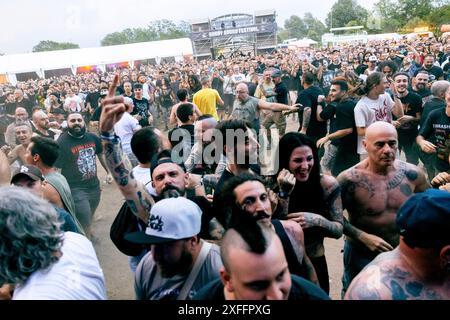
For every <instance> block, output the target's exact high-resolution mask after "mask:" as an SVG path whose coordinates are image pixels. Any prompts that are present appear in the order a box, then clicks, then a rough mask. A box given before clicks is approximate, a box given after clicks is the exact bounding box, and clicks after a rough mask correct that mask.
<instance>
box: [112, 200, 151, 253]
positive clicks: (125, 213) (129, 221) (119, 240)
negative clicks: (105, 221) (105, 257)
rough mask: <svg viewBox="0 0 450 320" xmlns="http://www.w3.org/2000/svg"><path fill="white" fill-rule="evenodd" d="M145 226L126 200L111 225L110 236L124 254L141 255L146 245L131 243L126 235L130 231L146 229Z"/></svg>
mask: <svg viewBox="0 0 450 320" xmlns="http://www.w3.org/2000/svg"><path fill="white" fill-rule="evenodd" d="M145 228H146V225H145V223H144V222H143V221H141V220H139V218H138V217H136V216H135V215H134V213H133V211H131V209H130V207H129V206H128V204H127V203H126V202H124V203H123V205H122V207H121V208H120V209H119V212H118V213H117V216H116V218H115V219H114V221H113V223H112V225H111V228H110V230H109V237H110V238H111V240H112V242H113V243H114V245H115V246H116V248H117V249H119V251H120V252H122V253H123V254H126V255H127V256H139V255H140V254H141V253H142V250H143V249H144V246H142V245H140V244H135V243H131V242H129V241H127V240H125V239H124V238H125V235H126V234H128V233H130V232H137V231H141V230H145Z"/></svg>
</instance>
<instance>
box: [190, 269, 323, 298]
mask: <svg viewBox="0 0 450 320" xmlns="http://www.w3.org/2000/svg"><path fill="white" fill-rule="evenodd" d="M291 281H292V285H291V291H290V292H289V297H288V300H330V297H329V296H328V295H327V294H326V293H325V291H323V290H322V289H321V288H319V287H318V286H316V285H315V284H314V283H312V282H309V281H308V280H305V279H303V278H300V277H298V276H296V275H291ZM223 289H224V286H223V283H222V281H221V280H220V279H217V280H214V281H212V282H210V283H208V284H207V285H206V286H204V287H203V288H202V289H200V290H199V291H198V292H197V294H196V295H195V296H194V297H193V299H192V300H209V301H225V295H224V293H223Z"/></svg>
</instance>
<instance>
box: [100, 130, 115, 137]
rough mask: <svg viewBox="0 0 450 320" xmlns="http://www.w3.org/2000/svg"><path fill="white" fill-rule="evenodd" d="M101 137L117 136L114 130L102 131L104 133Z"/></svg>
mask: <svg viewBox="0 0 450 320" xmlns="http://www.w3.org/2000/svg"><path fill="white" fill-rule="evenodd" d="M100 135H101V136H102V137H113V136H115V134H114V130H110V131H102V132H100Z"/></svg>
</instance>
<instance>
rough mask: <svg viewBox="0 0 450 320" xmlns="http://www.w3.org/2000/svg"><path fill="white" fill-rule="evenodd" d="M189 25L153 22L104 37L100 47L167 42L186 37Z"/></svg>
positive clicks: (184, 23) (183, 22)
mask: <svg viewBox="0 0 450 320" xmlns="http://www.w3.org/2000/svg"><path fill="white" fill-rule="evenodd" d="M189 30H190V29H189V24H188V23H187V22H185V21H180V22H173V21H171V20H166V19H163V20H155V21H152V22H150V23H149V25H148V26H147V27H146V28H133V29H130V28H127V29H124V30H122V31H120V32H114V33H110V34H108V35H106V36H105V37H104V38H103V39H102V40H101V42H100V43H101V45H102V46H113V45H119V44H128V43H137V42H147V41H156V40H168V39H178V38H184V37H187V36H188V34H189Z"/></svg>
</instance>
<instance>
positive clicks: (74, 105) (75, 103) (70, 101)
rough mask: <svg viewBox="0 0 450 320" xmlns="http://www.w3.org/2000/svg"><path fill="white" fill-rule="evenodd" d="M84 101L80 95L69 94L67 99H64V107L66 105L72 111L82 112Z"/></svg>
mask: <svg viewBox="0 0 450 320" xmlns="http://www.w3.org/2000/svg"><path fill="white" fill-rule="evenodd" d="M82 102H83V101H82V100H81V98H80V97H79V96H73V97H69V96H67V97H66V100H65V101H64V107H66V108H67V109H68V110H69V111H71V112H80V111H81V103H82Z"/></svg>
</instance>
